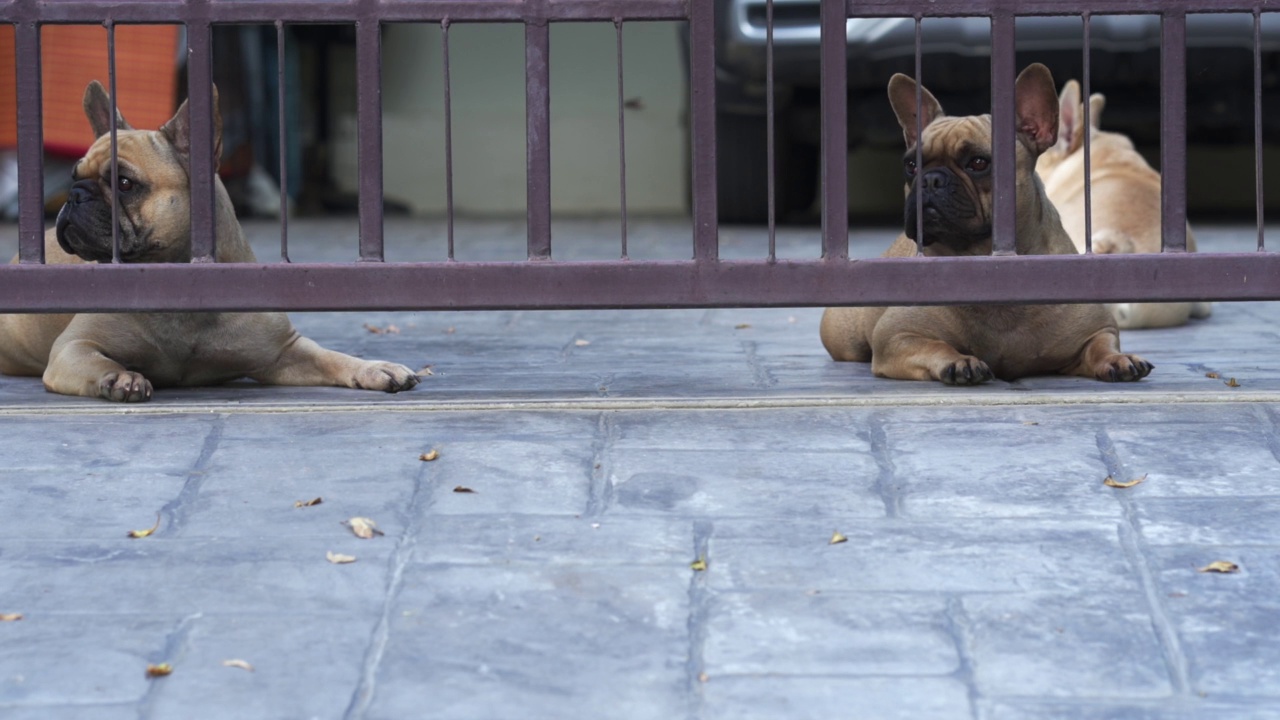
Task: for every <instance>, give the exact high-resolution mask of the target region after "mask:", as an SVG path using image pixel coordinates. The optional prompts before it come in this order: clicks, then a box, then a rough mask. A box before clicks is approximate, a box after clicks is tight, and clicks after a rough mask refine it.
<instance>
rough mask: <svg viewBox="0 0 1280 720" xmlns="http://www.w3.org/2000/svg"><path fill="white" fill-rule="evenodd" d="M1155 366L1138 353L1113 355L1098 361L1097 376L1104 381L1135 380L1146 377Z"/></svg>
mask: <svg viewBox="0 0 1280 720" xmlns="http://www.w3.org/2000/svg"><path fill="white" fill-rule="evenodd" d="M1154 367H1155V365H1152V364H1151V363H1149V362H1147V361H1146V360H1143V359H1142V358H1140V357H1138V356H1137V355H1111V356H1109V357H1107V358H1106V359H1105V360H1103V361H1102V362H1100V363H1098V367H1097V370H1096V377H1097V378H1098V379H1099V380H1102V381H1104V382H1134V381H1135V380H1141V379H1142V378H1144V377H1146V376H1147V375H1148V374H1149V373H1150V372H1151V370H1152V368H1154Z"/></svg>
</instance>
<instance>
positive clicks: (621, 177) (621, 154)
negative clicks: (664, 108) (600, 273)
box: [613, 18, 627, 260]
mask: <svg viewBox="0 0 1280 720" xmlns="http://www.w3.org/2000/svg"><path fill="white" fill-rule="evenodd" d="M613 27H614V30H615V31H616V32H617V35H618V195H619V197H618V207H619V208H620V209H621V213H622V259H623V260H626V259H627V125H626V122H625V120H624V118H623V111H624V110H625V109H626V100H625V99H624V93H623V89H622V18H614V19H613Z"/></svg>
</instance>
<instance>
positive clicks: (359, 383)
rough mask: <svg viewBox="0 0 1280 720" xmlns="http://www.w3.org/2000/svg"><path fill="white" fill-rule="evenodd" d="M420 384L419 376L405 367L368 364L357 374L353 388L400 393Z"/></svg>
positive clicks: (374, 362) (393, 364)
mask: <svg viewBox="0 0 1280 720" xmlns="http://www.w3.org/2000/svg"><path fill="white" fill-rule="evenodd" d="M417 384H418V375H417V374H416V373H414V372H413V371H412V370H410V369H409V368H407V367H405V366H404V365H397V364H395V363H389V362H378V361H373V362H367V363H365V364H364V365H363V366H361V368H360V370H359V371H357V372H356V376H355V377H354V378H353V379H352V386H353V387H357V388H360V389H361V390H381V391H383V392H389V393H394V392H400V391H401V390H408V389H410V388H412V387H413V386H414V385H417Z"/></svg>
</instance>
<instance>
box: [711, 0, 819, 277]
mask: <svg viewBox="0 0 1280 720" xmlns="http://www.w3.org/2000/svg"><path fill="white" fill-rule="evenodd" d="M829 1H831V2H843V0H829ZM715 43H716V25H715V0H690V3H689V111H690V119H689V129H690V132H689V134H690V139H691V140H692V142H693V150H692V155H693V160H692V165H693V168H692V170H693V177H692V179H691V182H692V185H693V187H692V191H693V192H692V195H693V257H694V259H695V260H716V259H717V258H718V257H719V255H720V249H719V236H718V226H717V220H718V217H717V213H718V210H717V200H716V45H715Z"/></svg>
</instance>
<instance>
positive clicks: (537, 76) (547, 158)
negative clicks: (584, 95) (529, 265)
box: [524, 17, 551, 260]
mask: <svg viewBox="0 0 1280 720" xmlns="http://www.w3.org/2000/svg"><path fill="white" fill-rule="evenodd" d="M550 54H551V27H550V25H548V24H547V21H546V18H545V17H532V18H529V19H527V20H526V21H525V26H524V92H525V95H524V97H525V132H526V135H527V140H526V141H525V155H526V168H527V169H526V172H527V173H528V176H527V181H528V182H527V184H528V193H527V197H528V207H526V209H525V210H526V212H527V214H528V218H529V259H530V260H547V259H549V258H550V257H551V57H550Z"/></svg>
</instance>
